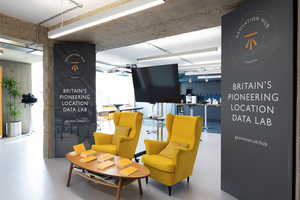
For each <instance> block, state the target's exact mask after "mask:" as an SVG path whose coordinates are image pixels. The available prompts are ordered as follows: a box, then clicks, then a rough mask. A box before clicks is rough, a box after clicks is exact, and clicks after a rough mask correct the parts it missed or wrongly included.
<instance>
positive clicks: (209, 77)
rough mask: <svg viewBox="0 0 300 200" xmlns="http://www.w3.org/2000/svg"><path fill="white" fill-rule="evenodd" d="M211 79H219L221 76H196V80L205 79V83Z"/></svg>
mask: <svg viewBox="0 0 300 200" xmlns="http://www.w3.org/2000/svg"><path fill="white" fill-rule="evenodd" d="M212 78H221V75H215V76H198V79H205V81H206V80H207V81H206V82H208V79H212Z"/></svg>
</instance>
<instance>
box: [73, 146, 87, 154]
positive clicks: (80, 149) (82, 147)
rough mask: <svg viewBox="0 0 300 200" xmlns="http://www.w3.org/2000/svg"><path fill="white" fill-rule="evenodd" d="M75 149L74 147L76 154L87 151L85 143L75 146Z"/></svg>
mask: <svg viewBox="0 0 300 200" xmlns="http://www.w3.org/2000/svg"><path fill="white" fill-rule="evenodd" d="M73 149H74V151H75V154H76V155H78V154H81V153H82V152H85V151H86V149H85V146H84V144H83V143H81V144H77V145H75V146H73Z"/></svg>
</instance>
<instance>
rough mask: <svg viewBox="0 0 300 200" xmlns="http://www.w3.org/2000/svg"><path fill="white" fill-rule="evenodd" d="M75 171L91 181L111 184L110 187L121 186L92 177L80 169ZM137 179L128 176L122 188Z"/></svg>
mask: <svg viewBox="0 0 300 200" xmlns="http://www.w3.org/2000/svg"><path fill="white" fill-rule="evenodd" d="M73 171H74V172H76V173H77V174H78V175H80V176H82V177H84V178H86V179H89V180H91V181H94V182H96V183H100V184H102V185H106V186H110V187H115V188H118V187H119V185H118V184H113V183H108V182H105V181H103V180H100V179H97V178H90V177H88V176H87V175H85V174H83V173H82V172H79V171H76V170H73ZM135 180H136V179H126V178H124V179H123V181H122V189H123V188H125V187H126V186H127V185H129V184H130V183H132V182H134V181H135Z"/></svg>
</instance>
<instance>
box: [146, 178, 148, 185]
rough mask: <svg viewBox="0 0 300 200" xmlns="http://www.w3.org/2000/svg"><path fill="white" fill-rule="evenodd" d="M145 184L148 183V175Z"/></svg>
mask: <svg viewBox="0 0 300 200" xmlns="http://www.w3.org/2000/svg"><path fill="white" fill-rule="evenodd" d="M146 184H148V176H147V177H146Z"/></svg>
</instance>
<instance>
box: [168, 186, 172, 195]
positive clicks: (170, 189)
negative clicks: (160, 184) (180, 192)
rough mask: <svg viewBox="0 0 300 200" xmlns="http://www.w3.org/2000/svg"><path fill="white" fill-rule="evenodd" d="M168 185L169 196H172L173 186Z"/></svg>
mask: <svg viewBox="0 0 300 200" xmlns="http://www.w3.org/2000/svg"><path fill="white" fill-rule="evenodd" d="M168 187H169V196H171V191H172V186H168Z"/></svg>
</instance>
